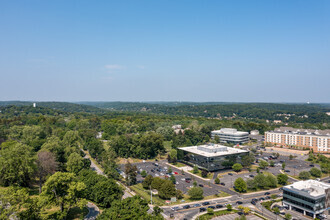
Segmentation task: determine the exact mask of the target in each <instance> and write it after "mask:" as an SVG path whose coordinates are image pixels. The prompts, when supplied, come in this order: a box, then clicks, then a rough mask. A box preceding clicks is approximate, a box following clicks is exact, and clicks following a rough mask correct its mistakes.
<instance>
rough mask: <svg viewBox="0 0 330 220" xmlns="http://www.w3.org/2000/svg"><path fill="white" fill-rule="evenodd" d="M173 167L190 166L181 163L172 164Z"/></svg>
mask: <svg viewBox="0 0 330 220" xmlns="http://www.w3.org/2000/svg"><path fill="white" fill-rule="evenodd" d="M171 165H173V166H176V167H178V168H180V167H185V166H188V165H186V164H184V163H180V162H176V164H173V163H171Z"/></svg>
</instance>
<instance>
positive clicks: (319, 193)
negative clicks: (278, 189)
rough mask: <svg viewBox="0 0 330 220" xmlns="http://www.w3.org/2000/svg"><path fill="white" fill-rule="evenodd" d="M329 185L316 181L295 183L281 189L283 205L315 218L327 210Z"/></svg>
mask: <svg viewBox="0 0 330 220" xmlns="http://www.w3.org/2000/svg"><path fill="white" fill-rule="evenodd" d="M329 193H330V185H329V184H326V183H323V182H319V181H316V180H305V181H299V182H295V183H293V184H291V185H287V186H284V187H283V205H284V206H288V207H289V209H290V210H295V211H298V212H300V213H302V214H304V215H308V216H310V217H313V218H316V217H317V215H320V214H322V213H323V212H325V211H326V210H328V209H329V207H328V205H329V201H327V200H328V199H329Z"/></svg>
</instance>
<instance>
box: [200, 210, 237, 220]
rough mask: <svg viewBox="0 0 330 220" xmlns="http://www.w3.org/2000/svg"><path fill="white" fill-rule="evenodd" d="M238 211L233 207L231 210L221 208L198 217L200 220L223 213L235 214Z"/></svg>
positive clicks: (206, 219) (207, 219)
mask: <svg viewBox="0 0 330 220" xmlns="http://www.w3.org/2000/svg"><path fill="white" fill-rule="evenodd" d="M236 212H238V211H237V210H235V209H233V210H231V211H228V210H220V211H215V212H214V213H213V214H208V213H206V214H204V215H201V216H199V217H198V219H199V220H209V219H212V218H214V217H217V216H222V215H228V214H233V213H236Z"/></svg>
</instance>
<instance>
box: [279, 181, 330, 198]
mask: <svg viewBox="0 0 330 220" xmlns="http://www.w3.org/2000/svg"><path fill="white" fill-rule="evenodd" d="M283 188H285V189H288V190H290V191H294V192H296V193H299V194H301V195H304V196H306V197H311V196H312V197H319V196H323V195H325V190H326V189H328V188H330V185H329V184H326V183H323V182H320V181H316V180H305V181H299V182H295V183H293V184H291V185H287V186H284V187H283Z"/></svg>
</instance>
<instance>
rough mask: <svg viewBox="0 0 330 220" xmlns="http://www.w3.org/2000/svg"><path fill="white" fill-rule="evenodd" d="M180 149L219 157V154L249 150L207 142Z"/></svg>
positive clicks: (205, 155)
mask: <svg viewBox="0 0 330 220" xmlns="http://www.w3.org/2000/svg"><path fill="white" fill-rule="evenodd" d="M179 149H180V150H183V151H187V152H189V153H193V154H198V155H201V156H204V157H218V156H224V155H231V154H237V153H247V152H248V151H246V150H241V149H237V148H232V147H226V146H223V145H220V144H205V145H198V146H190V147H180V148H179Z"/></svg>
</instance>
